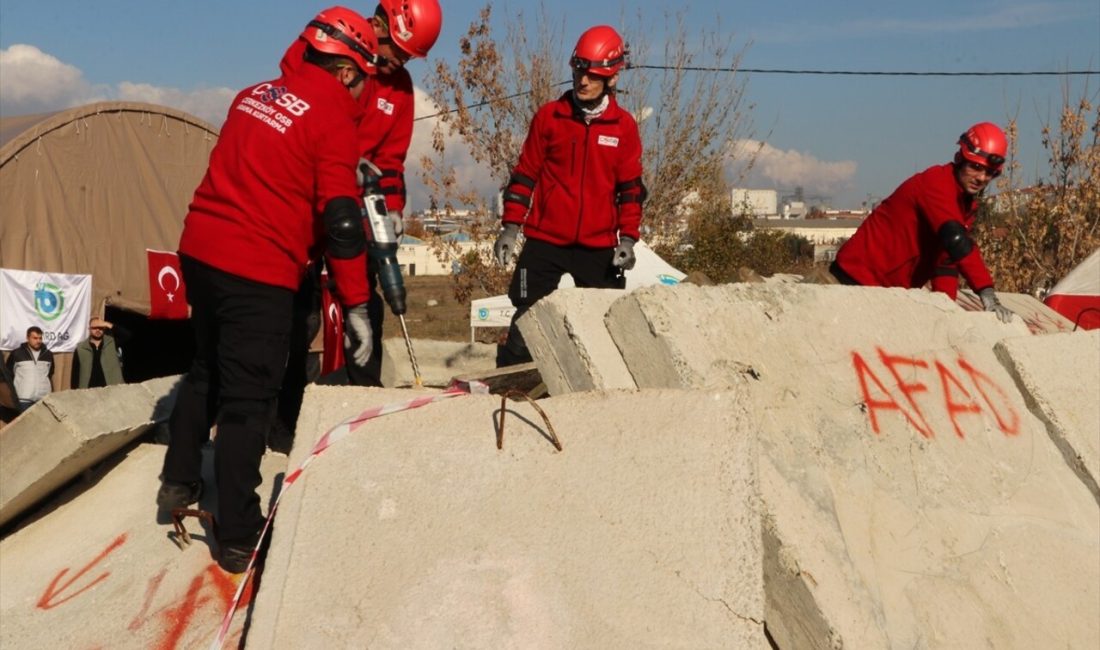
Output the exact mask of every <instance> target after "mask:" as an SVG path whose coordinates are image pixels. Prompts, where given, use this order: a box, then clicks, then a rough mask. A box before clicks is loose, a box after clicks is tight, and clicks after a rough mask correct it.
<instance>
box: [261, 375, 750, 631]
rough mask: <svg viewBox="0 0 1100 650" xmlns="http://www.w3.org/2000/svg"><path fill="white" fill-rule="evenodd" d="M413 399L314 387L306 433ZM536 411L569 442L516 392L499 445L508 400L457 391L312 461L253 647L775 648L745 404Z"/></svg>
mask: <svg viewBox="0 0 1100 650" xmlns="http://www.w3.org/2000/svg"><path fill="white" fill-rule="evenodd" d="M409 392H410V391H389V393H386V394H383V393H381V392H375V393H365V392H363V391H362V389H360V390H359V391H358V392H356V391H354V390H353V389H347V388H323V387H311V388H310V389H309V391H308V392H307V393H306V401H305V404H304V405H303V409H302V416H301V418H300V420H299V426H298V430H299V431H300V432H301V431H309V430H311V429H312V430H315V431H318V432H321V431H324V430H326V429H327V428H329V427H330V426H332V425H334V424H336V423H337V422H339V421H340V420H342V419H343V418H346V417H350V416H352V415H355V414H357V413H358V412H359V411H360V410H362V409H363V408H365V407H367V406H370V405H377V404H378V403H380V402H385V401H386V400H392V401H399V400H403V399H408V397H409ZM425 394H428V393H425ZM539 404H540V405H541V406H542V408H543V409H544V410H545V412H546V413H547V415H548V417H549V419H550V421H551V423H552V425H553V427H554V430H555V431H556V434H557V435H558V436H559V438H560V439H561V441H562V443H563V445H564V451H562V452H560V453H559V452H556V451H555V450H554V448H553V447H552V446H551V445H550V444H549V443H548V441H547V440H546V439H545V438H544V433H545V432H544V431H541V430H543V429H545V425H544V424H543V423H542V420H541V418H540V417H539V415H538V414H537V413H536V412H535V411H534V409H533V408H532V407H531V406H530V405H529V404H527V403H509V407H508V410H509V414H508V415H507V419H506V421H505V429H506V431H505V434H504V441H503V450H501V451H498V450H497V449H496V445H495V429H494V426H495V417H496V415H495V413H496V412H497V409H499V407H500V400H499V398H497V397H493V396H464V397H458V398H453V399H450V400H448V401H445V402H442V403H436V404H431V405H429V406H425V407H423V408H421V409H418V410H415V411H406V412H401V413H394V414H392V415H387V416H385V417H382V418H378V419H376V420H370V421H369V422H367V423H366V424H364V425H363V427H362V428H360V429H358V430H357V431H355V432H354V433H352V434H350V435H349V436H348V437H346V438H344V439H343V440H341V441H340V442H339V443H338V444H336V445H333V446H331V447H329V448H328V450H327V451H326V452H325V453H324V455H322V456H319V457H317V458H316V459H315V460H314V461H313V462H312V464H311V465H310V466H309V467H308V469H307V470H306V473H305V474H304V475H303V477H302V478H301V479H300V480H299V482H298V483H296V484H295V485H294V486H293V487H292V488H291V489H290V490H289V491H288V492H287V494H286V496H285V498H284V501H283V504H282V505H281V506H280V512H279V515H278V516H277V518H276V524H275V535H274V538H273V541H272V547H271V550H270V553H269V555H268V559H267V564H266V568H265V574H264V579H263V583H262V586H261V588H260V593H259V594H258V598H257V601H256V608H255V613H254V616H253V619H252V623H251V626H250V630H249V635H248V639H247V644H248V647H250V648H330V647H371V648H438V647H502V648H643V647H662V648H668V647H680V648H718V647H724V648H725V647H736V648H753V647H755V648H766V647H767V642H766V640H765V638H764V635H763V628H762V624H761V620H762V619H761V617H762V615H763V596H762V586H761V567H760V537H759V535H760V529H759V512H758V510H757V509H756V504H757V501H756V498H755V488H754V484H755V482H754V476H755V473H754V461H753V458H754V453H753V436H752V432H751V430H750V429H748V428H746V427H745V426H744V422H745V421H746V418H745V416H744V412H743V406H742V405H741V404H740V403H739V402H738V401H737V400H736V399H735V397H734V396H733V395H731V394H729V393H727V392H713V391H694V392H681V391H646V392H638V393H627V392H611V393H585V394H577V395H567V396H563V397H555V398H549V399H546V400H541V401H540V402H539ZM302 448H303V449H304V448H305V446H303V447H302ZM304 453H305V452H301V451H299V449H298V448H295V450H294V453H293V454H292V459H291V460H292V462H291V464H292V465H296V461H297V460H298V458H300V457H301V455H302V454H304Z"/></svg>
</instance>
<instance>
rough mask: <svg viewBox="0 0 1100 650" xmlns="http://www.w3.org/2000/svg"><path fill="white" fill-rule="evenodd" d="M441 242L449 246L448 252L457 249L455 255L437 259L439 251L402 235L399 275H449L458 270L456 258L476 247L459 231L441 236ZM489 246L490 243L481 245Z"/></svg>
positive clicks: (427, 244)
mask: <svg viewBox="0 0 1100 650" xmlns="http://www.w3.org/2000/svg"><path fill="white" fill-rule="evenodd" d="M443 240H444V241H446V242H448V243H449V244H451V246H449V249H450V250H453V249H455V248H457V249H458V250H457V252H456V253H453V254H451V253H447V254H444V259H440V258H439V253H440V251H439V249H438V248H434V247H432V246H431V244H430V243H429V242H427V241H425V240H423V239H420V238H418V237H413V236H412V235H402V236H401V241H400V242H399V244H398V247H397V263H398V265H400V266H401V273H402V274H403V275H405V276H406V277H411V276H414V275H451V274H452V273H455V272H456V271H458V270H459V264H458V256H460V255H464V254H466V253H467V252H469V251H471V250H473V249H474V248H476V247H477V244H476V243H475V242H473V241H471V240H470V236H469V235H468V234H466V233H464V232H461V231H455V232H451V233H448V234H446V235H444V236H443ZM482 245H483V246H491V245H492V242H489V243H487V244H482Z"/></svg>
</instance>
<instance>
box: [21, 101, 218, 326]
mask: <svg viewBox="0 0 1100 650" xmlns="http://www.w3.org/2000/svg"><path fill="white" fill-rule="evenodd" d="M217 137H218V131H217V129H215V128H214V127H212V126H211V125H209V124H207V123H206V122H203V121H202V120H200V119H198V118H196V117H194V116H191V115H188V114H187V113H183V112H181V111H177V110H173V109H171V108H166V107H164V106H154V105H152V104H139V103H130V102H100V103H98V104H89V105H87V106H81V107H78V108H72V109H69V110H65V111H60V112H57V113H49V114H44V115H24V116H17V117H4V118H0V214H2V215H3V228H2V229H0V266H2V267H4V268H9V269H26V270H32V271H46V272H53V273H88V274H91V276H92V292H93V301H94V302H93V303H92V305H93V306H92V311H93V313H98V312H99V311H101V310H102V306H103V305H111V306H114V307H119V308H122V309H126V310H129V311H134V312H138V313H141V314H148V313H149V279H148V270H147V268H146V261H145V249H146V248H153V249H159V250H168V251H174V250H176V246H177V245H178V244H179V236H180V232H181V230H182V228H183V218H184V216H185V215H186V214H187V206H188V204H189V203H190V202H191V195H192V194H193V193H194V191H195V188H196V187H197V186H198V184H199V181H200V180H202V175H203V174H204V173H205V172H206V164H207V161H208V160H209V157H210V150H211V149H212V148H213V147H214V143H215V142H217Z"/></svg>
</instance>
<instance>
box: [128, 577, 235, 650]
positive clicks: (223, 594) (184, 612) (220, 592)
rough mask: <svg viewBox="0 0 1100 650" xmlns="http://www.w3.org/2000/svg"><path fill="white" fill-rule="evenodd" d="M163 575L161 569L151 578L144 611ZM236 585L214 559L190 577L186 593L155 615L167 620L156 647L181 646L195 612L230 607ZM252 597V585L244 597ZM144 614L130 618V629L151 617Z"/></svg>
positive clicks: (172, 649)
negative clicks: (159, 573)
mask: <svg viewBox="0 0 1100 650" xmlns="http://www.w3.org/2000/svg"><path fill="white" fill-rule="evenodd" d="M163 577H164V575H163V572H162V573H161V575H160V576H155V577H154V578H153V579H151V580H150V585H149V589H147V590H146V594H147V596H146V600H145V604H144V605H143V606H142V613H143V614H144V612H146V611H148V609H149V605H150V604H151V601H152V598H153V596H154V595H156V586H154V584H153V582H154V580H155V582H156V584H157V585H159V583H160V579H161V578H163ZM236 589H237V585H236V584H234V582H233V580H232V579H231V578H230V577H229V575H228V574H226V573H225V572H224V571H222V570H221V569H219V568H218V565H216V564H214V563H213V562H211V563H210V564H209V565H208V566H207V567H206V570H205V571H203V572H202V573H200V574H199V575H197V576H195V577H194V578H192V579H191V584H190V586H189V587H188V588H187V593H186V594H185V595H184V597H183V598H182V599H181V600H179V601H178V602H176V603H174V604H172V605H169V606H167V607H164V608H162V609H161V610H159V611H157V612H156V613H155V614H154V615H153V616H156V617H157V618H159V619H160V620H161V621H163V622H164V624H165V628H164V635H163V636H162V637H161V638H160V639H158V641H157V642H156V643H155V644H154V647H155V648H157V649H158V650H175V648H177V647H179V643H180V641H181V640H182V639H183V636H184V633H186V632H187V631H188V629H190V627H191V624H192V622H193V621H194V619H195V615H196V614H198V613H199V612H200V611H201V610H203V609H204V608H209V609H213V610H214V611H217V612H219V613H220V612H221V610H222V609H223V608H225V607H228V606H229V604H230V602H232V600H233V594H234V592H235V591H236ZM250 600H251V590H250V589H249V590H246V593H245V595H244V596H243V598H242V601H243V602H244V603H248V602H249V601H250ZM141 618H142V615H140V614H139V617H138V618H135V619H134V620H133V621H131V622H130V626H129V627H130V629H131V630H134V629H138V628H140V627H141V626H142V625H143V624H144V622H145V621H147V620H148V619H149V618H151V617H144V620H140V619H141ZM135 624H136V627H135Z"/></svg>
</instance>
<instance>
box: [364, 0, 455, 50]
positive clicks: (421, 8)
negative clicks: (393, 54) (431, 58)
mask: <svg viewBox="0 0 1100 650" xmlns="http://www.w3.org/2000/svg"><path fill="white" fill-rule="evenodd" d="M378 9H379V11H378V12H375V13H376V14H377V13H381V14H383V17H384V18H385V19H386V25H387V26H388V27H389V30H390V40H392V41H393V44H394V45H396V46H397V47H398V48H400V49H401V51H403V52H405V53H406V54H408V55H409V56H413V57H418V58H421V59H422V58H424V57H426V56H428V50H430V49H432V46H433V45H435V41H436V39H438V38H439V30H440V29H442V28H443V10H442V9H440V8H439V0H381V2H379V3H378Z"/></svg>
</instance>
